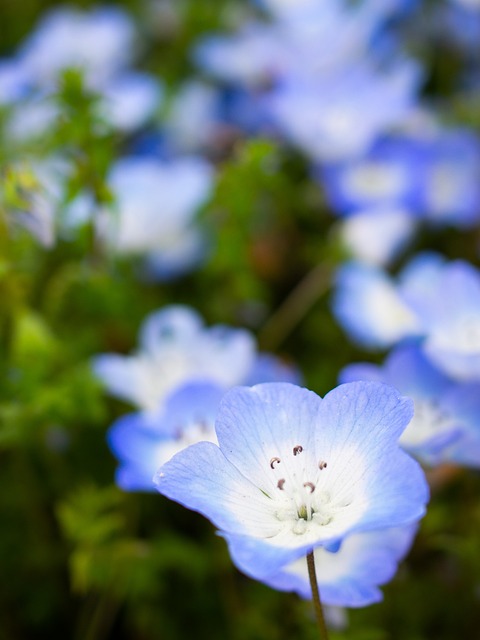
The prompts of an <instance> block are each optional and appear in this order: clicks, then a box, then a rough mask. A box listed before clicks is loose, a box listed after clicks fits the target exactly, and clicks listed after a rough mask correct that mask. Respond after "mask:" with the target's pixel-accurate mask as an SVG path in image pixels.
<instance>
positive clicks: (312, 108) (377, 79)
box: [267, 60, 421, 162]
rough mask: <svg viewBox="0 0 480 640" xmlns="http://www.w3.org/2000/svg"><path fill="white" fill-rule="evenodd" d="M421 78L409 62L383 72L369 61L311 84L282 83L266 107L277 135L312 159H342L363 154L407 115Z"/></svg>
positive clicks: (346, 68) (331, 160) (352, 65)
mask: <svg viewBox="0 0 480 640" xmlns="http://www.w3.org/2000/svg"><path fill="white" fill-rule="evenodd" d="M420 75H421V74H420V70H419V67H417V66H416V65H415V64H413V63H412V62H410V61H407V60H404V61H401V62H398V63H394V64H393V65H391V66H390V68H389V69H388V70H386V71H385V72H379V71H378V70H376V69H374V67H373V66H372V65H371V64H370V63H369V62H367V61H362V63H359V62H357V63H352V64H351V65H349V66H348V67H347V66H346V67H345V68H344V69H342V70H340V71H339V72H338V73H336V74H332V75H331V76H327V77H325V78H321V79H319V80H316V81H315V82H311V81H308V82H302V81H300V82H299V81H298V80H296V79H295V78H291V79H289V80H288V81H285V82H284V83H283V84H282V85H281V86H279V87H278V88H277V89H276V90H275V91H274V92H271V94H270V95H269V96H268V105H267V107H268V109H269V111H270V113H271V115H272V118H273V120H274V121H275V123H276V125H277V127H278V129H279V131H280V132H282V133H283V135H285V137H286V138H287V139H289V140H290V141H291V142H293V143H294V144H296V145H298V146H299V147H300V148H301V149H302V150H303V151H304V152H305V153H306V154H307V155H308V156H309V157H310V158H312V159H313V160H316V161H323V162H335V161H340V160H345V159H347V158H351V157H355V156H359V155H361V154H362V153H365V152H366V151H367V150H368V148H369V147H370V146H371V145H372V144H373V142H374V141H375V139H376V138H377V137H378V136H380V135H382V134H384V133H385V132H386V131H388V130H390V129H391V128H392V127H393V126H394V125H396V124H398V123H399V122H400V121H401V120H402V119H404V118H406V117H407V115H408V113H409V111H410V110H411V109H412V107H413V105H414V102H415V99H416V98H415V96H416V93H417V90H418V87H419V84H420ZM352 95H355V96H356V100H355V101H354V102H352V99H351V97H352Z"/></svg>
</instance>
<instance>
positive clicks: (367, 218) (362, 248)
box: [339, 205, 416, 266]
mask: <svg viewBox="0 0 480 640" xmlns="http://www.w3.org/2000/svg"><path fill="white" fill-rule="evenodd" d="M415 231H416V221H415V218H414V216H413V215H412V214H411V213H410V212H409V211H406V210H405V209H404V208H402V207H398V206H395V205H381V206H377V207H372V208H369V209H361V210H359V211H357V212H355V213H354V214H353V215H350V216H348V217H347V218H345V219H343V220H342V221H340V222H339V236H340V240H341V242H342V244H343V246H344V248H345V249H346V251H347V252H348V254H349V256H350V257H351V258H352V259H354V260H358V261H360V262H365V263H367V264H371V265H377V266H386V265H388V264H390V263H391V262H392V261H393V260H394V259H396V258H397V257H398V256H399V254H400V253H401V252H402V251H403V249H404V248H405V247H406V246H407V244H408V243H409V241H410V240H411V239H412V238H413V236H414V234H415Z"/></svg>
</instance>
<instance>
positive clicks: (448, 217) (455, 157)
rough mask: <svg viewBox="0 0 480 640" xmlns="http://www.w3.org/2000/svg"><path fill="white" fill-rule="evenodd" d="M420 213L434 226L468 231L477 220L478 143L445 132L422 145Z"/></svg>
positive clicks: (464, 135)
mask: <svg viewBox="0 0 480 640" xmlns="http://www.w3.org/2000/svg"><path fill="white" fill-rule="evenodd" d="M425 147H426V148H425V156H426V159H425V167H424V175H423V176H422V178H423V191H422V202H421V206H422V211H423V215H424V217H425V218H426V219H427V220H430V221H431V222H433V223H435V224H450V225H455V226H458V227H471V226H472V225H474V224H476V223H478V220H479V219H480V139H479V138H478V137H477V136H475V135H474V133H473V132H471V131H468V130H451V131H450V130H446V131H442V132H441V133H440V134H439V135H437V136H435V137H434V138H433V139H432V140H430V141H429V142H428V144H427V145H425Z"/></svg>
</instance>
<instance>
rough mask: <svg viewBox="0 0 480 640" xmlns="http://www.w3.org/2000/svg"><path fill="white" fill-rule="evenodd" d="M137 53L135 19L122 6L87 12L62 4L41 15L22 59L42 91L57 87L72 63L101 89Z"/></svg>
mask: <svg viewBox="0 0 480 640" xmlns="http://www.w3.org/2000/svg"><path fill="white" fill-rule="evenodd" d="M134 51H135V47H134V27H133V23H132V21H131V19H130V18H129V16H128V15H127V14H126V13H125V12H124V11H122V10H121V9H119V8H118V7H99V8H96V9H92V10H91V11H88V12H87V11H81V10H79V9H76V8H73V7H65V6H64V7H57V8H55V9H52V10H51V11H49V12H48V13H46V14H45V15H44V16H43V17H42V19H41V20H40V22H39V24H38V25H37V27H36V28H35V30H34V31H33V32H32V33H31V34H30V36H29V37H28V38H27V39H26V40H25V41H24V43H23V44H22V46H21V48H20V50H19V53H18V58H19V60H20V61H21V63H22V65H23V66H24V68H25V69H26V70H27V71H28V73H29V75H30V81H31V83H32V85H34V86H36V87H38V88H40V89H49V88H54V86H55V84H56V82H57V81H58V78H59V74H60V73H61V72H62V71H63V70H64V69H67V68H71V67H75V68H79V69H81V70H82V72H83V74H84V77H85V79H86V81H87V84H88V85H89V86H90V87H91V88H93V87H95V88H98V87H100V86H102V85H103V84H104V83H105V82H106V81H108V80H109V79H110V78H111V77H112V76H113V75H115V74H117V73H118V72H119V71H122V70H123V69H125V68H126V67H127V65H128V64H129V63H130V62H131V61H132V58H133V52H134Z"/></svg>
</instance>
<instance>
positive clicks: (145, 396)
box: [93, 305, 255, 414]
mask: <svg viewBox="0 0 480 640" xmlns="http://www.w3.org/2000/svg"><path fill="white" fill-rule="evenodd" d="M254 360H255V342H254V339H253V336H252V335H251V334H250V333H249V332H248V331H245V330H243V329H233V328H229V327H225V326H221V325H216V326H213V327H210V328H207V327H205V326H204V324H203V321H202V319H201V317H200V316H199V315H198V313H196V312H195V311H194V310H193V309H191V308H189V307H186V306H182V305H170V306H168V307H165V308H164V309H162V310H160V311H157V312H154V313H152V314H150V315H149V316H148V317H147V318H146V320H145V322H144V324H143V325H142V328H141V330H140V349H139V350H138V351H137V353H135V354H133V355H128V356H122V355H119V354H113V353H112V354H104V355H100V356H97V357H96V358H95V359H94V362H93V368H94V371H95V374H96V375H97V376H98V377H99V378H100V380H102V381H103V382H104V384H105V385H106V386H107V388H108V389H109V391H110V392H111V393H112V394H113V395H115V396H118V397H120V398H122V399H124V400H127V401H129V402H131V403H132V404H134V405H136V407H137V408H138V409H140V410H141V411H145V412H148V413H151V414H155V413H157V412H159V411H160V412H161V411H162V410H163V403H164V402H165V399H166V398H167V397H168V396H169V395H170V393H172V391H174V390H175V389H176V388H177V387H179V386H181V385H183V384H185V383H186V382H194V381H196V382H201V381H210V382H214V383H217V384H219V385H221V386H224V387H230V386H233V385H234V384H239V383H241V382H242V381H243V380H244V379H246V377H247V375H248V374H249V372H250V370H251V368H252V366H253V363H254Z"/></svg>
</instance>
